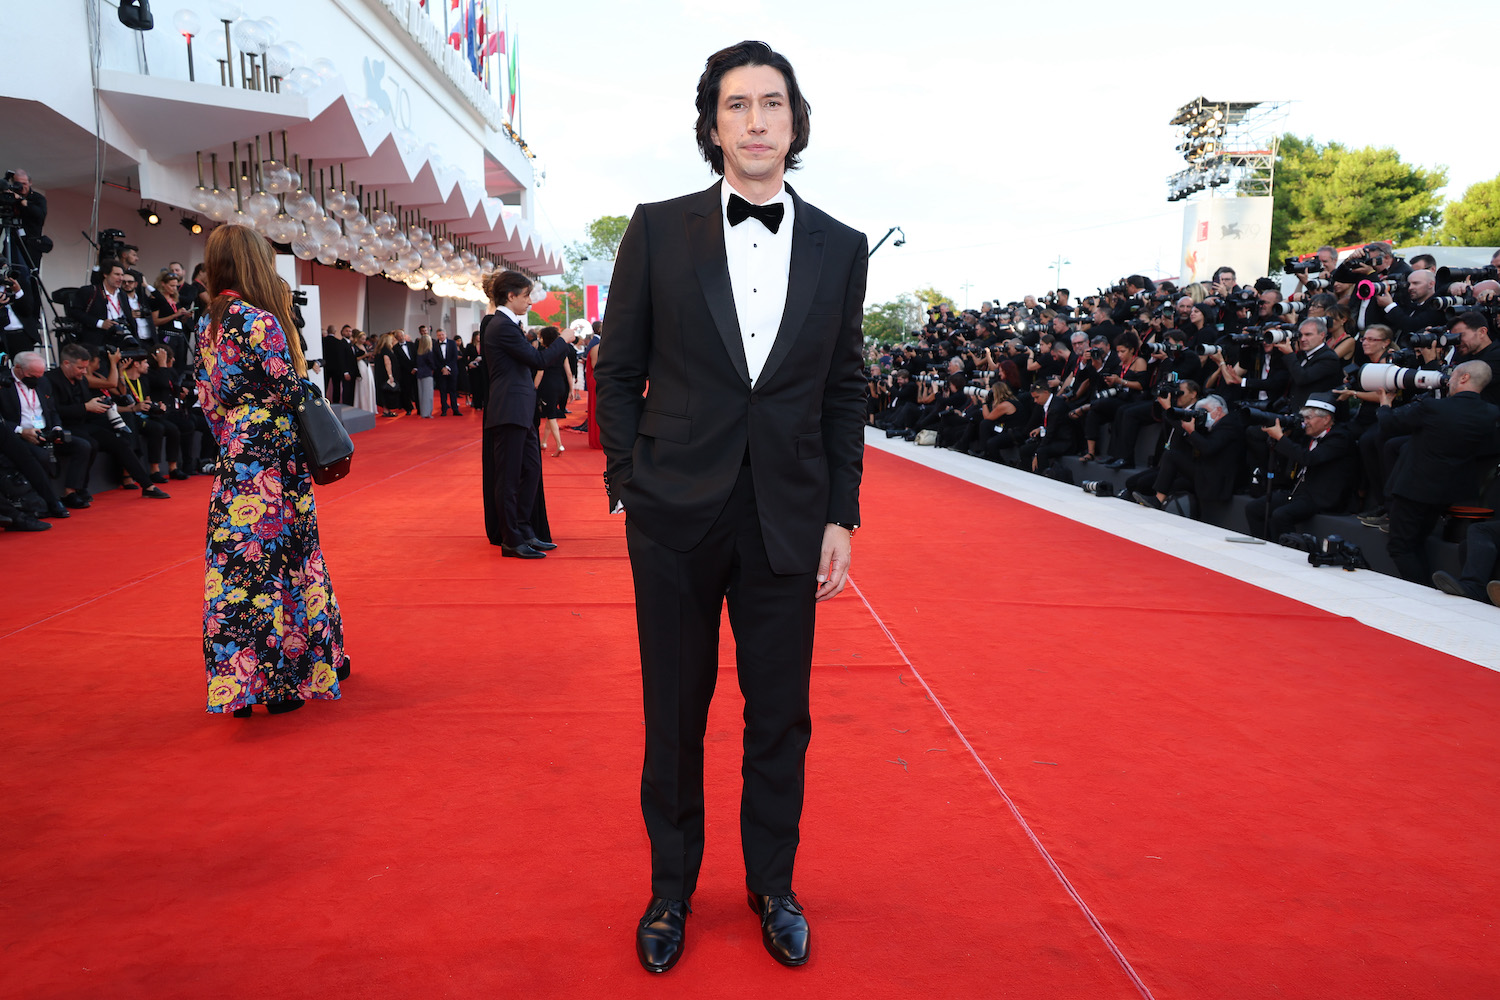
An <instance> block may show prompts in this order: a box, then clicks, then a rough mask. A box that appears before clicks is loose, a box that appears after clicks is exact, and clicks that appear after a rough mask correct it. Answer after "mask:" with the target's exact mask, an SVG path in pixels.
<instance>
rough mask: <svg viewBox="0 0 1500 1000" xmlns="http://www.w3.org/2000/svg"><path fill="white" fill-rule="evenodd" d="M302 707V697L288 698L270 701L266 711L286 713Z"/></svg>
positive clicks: (279, 713) (275, 713)
mask: <svg viewBox="0 0 1500 1000" xmlns="http://www.w3.org/2000/svg"><path fill="white" fill-rule="evenodd" d="M301 707H302V699H301V698H288V699H287V700H286V701H272V702H268V703H267V704H266V711H267V712H270V713H271V714H272V715H285V714H286V713H288V712H295V711H297V709H299V708H301Z"/></svg>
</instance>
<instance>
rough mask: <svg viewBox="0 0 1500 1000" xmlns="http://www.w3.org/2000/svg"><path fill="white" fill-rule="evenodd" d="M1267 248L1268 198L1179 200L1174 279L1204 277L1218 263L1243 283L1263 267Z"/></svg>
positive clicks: (1189, 281) (1185, 282)
mask: <svg viewBox="0 0 1500 1000" xmlns="http://www.w3.org/2000/svg"><path fill="white" fill-rule="evenodd" d="M1270 252H1271V199H1270V198H1206V199H1204V200H1202V201H1189V202H1186V203H1184V205H1183V206H1182V262H1181V263H1182V270H1181V272H1180V273H1181V279H1180V280H1179V282H1178V284H1179V285H1190V284H1192V283H1193V282H1195V281H1202V282H1207V281H1209V280H1211V279H1212V278H1213V275H1214V271H1216V270H1218V269H1219V268H1221V267H1232V268H1234V273H1235V277H1236V278H1237V279H1238V280H1239V283H1240V284H1242V285H1248V284H1250V283H1251V282H1253V281H1254V280H1255V279H1256V278H1260V277H1263V276H1264V275H1265V273H1266V261H1267V257H1268V255H1269V254H1270Z"/></svg>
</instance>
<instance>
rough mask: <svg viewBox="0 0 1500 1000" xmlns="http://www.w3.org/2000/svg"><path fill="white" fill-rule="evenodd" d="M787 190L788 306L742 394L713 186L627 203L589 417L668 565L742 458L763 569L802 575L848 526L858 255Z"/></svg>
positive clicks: (851, 237) (703, 523)
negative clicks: (834, 527)
mask: <svg viewBox="0 0 1500 1000" xmlns="http://www.w3.org/2000/svg"><path fill="white" fill-rule="evenodd" d="M720 183H723V182H722V181H721V182H720ZM787 190H788V192H789V193H790V194H791V197H792V202H793V205H794V206H795V212H794V215H795V220H794V222H793V228H792V252H791V265H790V270H789V273H788V280H787V293H786V308H785V310H784V312H783V313H782V319H781V326H780V328H779V329H778V330H777V334H776V341H775V343H774V344H773V346H772V348H771V353H770V356H769V357H768V358H767V359H766V363H765V367H764V368H763V369H762V370H761V372H760V376H759V378H758V379H756V381H755V384H754V385H752V384H751V382H750V375H749V368H748V366H747V364H746V362H745V348H744V341H743V340H742V339H741V332H740V325H739V317H738V314H737V313H736V311H735V305H734V292H733V289H732V287H731V285H730V280H729V267H728V258H727V256H726V253H725V249H724V226H725V222H724V215H723V209H722V208H721V201H720V188H719V185H718V184H715V185H714V186H713V187H710V188H708V189H707V190H705V191H699V192H697V193H696V194H690V195H687V196H685V197H682V198H676V199H674V200H672V201H664V202H658V203H655V204H650V205H641V206H640V207H638V208H637V209H636V211H635V216H634V217H633V218H632V219H631V220H630V226H629V228H628V229H626V231H625V238H624V239H623V240H622V241H621V243H620V250H619V253H618V255H617V257H616V263H615V272H614V278H613V280H612V282H611V286H610V299H609V311H608V313H607V314H606V316H605V319H604V323H605V327H606V333H605V336H604V339H603V340H602V341H601V342H600V345H599V366H598V369H597V370H596V372H595V386H596V388H597V391H598V402H597V404H596V407H595V413H596V414H597V417H598V421H599V439H600V442H601V444H602V445H603V446H604V454H605V460H606V464H607V471H608V475H609V482H610V489H611V491H612V492H613V493H614V495H615V496H616V497H617V498H618V499H620V500H622V501H623V502H624V504H625V510H626V516H627V517H629V518H630V520H631V523H632V524H634V525H635V526H636V527H637V528H639V529H640V530H641V531H642V532H644V533H645V534H646V535H647V536H648V537H650V538H652V539H654V540H655V541H657V542H659V543H660V544H662V545H665V546H666V547H668V548H670V549H674V550H676V551H679V552H686V551H688V550H690V549H692V548H693V547H694V546H695V545H697V544H698V542H700V541H701V540H702V539H703V537H704V536H705V535H706V534H707V533H708V529H709V528H710V527H711V526H712V525H713V522H714V519H715V518H717V517H718V515H719V512H720V511H721V510H722V509H723V507H724V503H725V501H726V500H727V499H728V497H729V493H730V491H731V490H732V489H733V487H734V484H735V480H736V479H737V478H738V477H739V475H740V471H741V468H742V466H743V465H744V462H745V459H746V457H747V455H748V458H749V461H750V466H751V468H752V469H753V478H754V486H755V501H756V506H757V509H758V512H759V516H760V525H761V532H762V534H763V536H764V538H765V543H766V555H767V556H768V558H769V559H770V563H771V568H772V570H774V571H775V572H777V573H810V572H812V571H814V570H815V569H816V568H817V564H818V557H819V554H820V551H821V548H822V539H823V529H824V525H825V524H827V523H829V522H843V523H848V524H857V523H858V522H859V484H860V479H861V477H862V475H863V468H864V430H863V425H864V413H865V383H864V376H863V374H862V372H861V361H862V359H861V351H862V346H863V332H862V331H863V321H864V299H865V275H866V272H867V270H868V264H867V259H868V257H869V250H868V247H869V241H868V240H867V239H866V238H865V236H864V234H863V233H860V232H857V231H855V230H853V229H851V228H849V227H848V226H845V225H843V224H842V223H840V222H838V221H836V220H834V219H833V218H832V217H830V216H829V215H827V214H826V213H824V212H822V211H819V210H818V209H817V208H814V207H813V206H812V205H809V204H808V203H807V202H805V201H803V200H802V198H801V197H799V196H798V194H797V193H796V192H795V191H793V190H792V189H791V186H790V185H788V187H787ZM485 353H486V355H488V354H489V344H485ZM491 363H493V357H491ZM492 403H493V401H492ZM486 412H488V410H486Z"/></svg>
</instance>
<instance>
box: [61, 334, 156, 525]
mask: <svg viewBox="0 0 1500 1000" xmlns="http://www.w3.org/2000/svg"><path fill="white" fill-rule="evenodd" d="M59 353H60V355H61V358H62V360H61V361H60V362H59V364H58V367H56V368H54V369H52V370H51V371H49V372H47V376H46V377H47V381H48V382H49V383H51V389H52V397H53V399H54V400H56V403H57V412H58V414H59V415H60V416H61V418H62V425H63V428H64V429H65V430H67V431H68V432H69V433H71V434H72V435H73V440H74V441H78V442H82V443H83V445H86V446H87V447H88V448H89V453H90V456H91V457H92V456H93V455H97V454H98V453H99V452H101V451H102V452H105V453H107V454H109V455H110V456H112V457H113V458H114V459H115V461H117V462H118V463H120V467H121V468H122V469H123V470H124V471H125V472H126V473H127V474H128V475H129V476H131V477H132V478H133V479H134V480H135V481H136V482H137V483H140V484H141V485H142V486H143V487H145V488H144V489H142V490H141V496H143V497H148V498H150V499H152V500H166V499H169V498H170V494H168V493H165V492H163V491H162V490H161V489H160V488H159V487H156V486H152V485H150V483H151V473H150V472H148V471H146V466H145V464H144V463H143V462H142V461H141V459H140V456H139V455H137V454H136V453H135V448H134V446H133V443H132V438H133V436H134V435H133V434H132V433H131V431H130V428H129V427H128V426H127V425H126V424H125V421H124V417H123V416H121V415H120V413H119V410H118V406H117V402H118V401H117V400H115V399H112V398H111V397H110V396H108V395H99V394H98V393H97V391H96V390H95V389H93V388H92V387H91V386H90V384H89V377H88V370H89V364H90V362H91V361H92V360H93V355H92V354H91V353H90V351H89V349H88V348H87V347H84V346H83V345H82V344H65V345H63V348H62V350H61V351H60V352H59ZM113 370H114V368H113V364H111V372H113ZM120 401H123V400H120ZM87 482H88V479H87V472H85V474H84V479H83V483H84V484H87ZM74 492H76V493H79V494H82V496H83V499H84V500H86V501H87V500H92V499H93V497H92V495H91V494H90V493H89V492H88V490H87V489H86V488H82V487H78V488H75V490H74Z"/></svg>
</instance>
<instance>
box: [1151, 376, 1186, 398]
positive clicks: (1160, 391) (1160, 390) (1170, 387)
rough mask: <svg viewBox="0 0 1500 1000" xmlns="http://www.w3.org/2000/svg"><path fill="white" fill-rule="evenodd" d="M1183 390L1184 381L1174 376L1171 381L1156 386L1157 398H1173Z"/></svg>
mask: <svg viewBox="0 0 1500 1000" xmlns="http://www.w3.org/2000/svg"><path fill="white" fill-rule="evenodd" d="M1181 391H1182V383H1181V382H1180V381H1178V380H1177V379H1175V378H1174V379H1172V380H1171V381H1170V382H1163V383H1162V384H1161V385H1159V386H1157V387H1156V398H1157V399H1171V398H1172V397H1173V396H1175V395H1177V394H1178V393H1179V392H1181Z"/></svg>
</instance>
